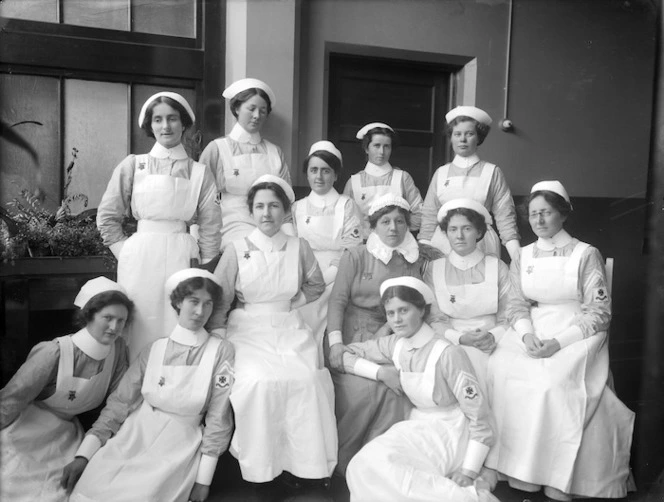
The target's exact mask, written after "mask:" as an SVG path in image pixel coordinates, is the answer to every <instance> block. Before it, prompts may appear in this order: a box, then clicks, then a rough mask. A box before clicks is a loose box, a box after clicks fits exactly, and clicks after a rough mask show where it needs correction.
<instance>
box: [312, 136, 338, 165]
mask: <svg viewBox="0 0 664 502" xmlns="http://www.w3.org/2000/svg"><path fill="white" fill-rule="evenodd" d="M321 150H323V151H325V152H329V153H331V154H332V155H334V156H335V157H336V158H337V159H339V161H340V162H343V159H342V157H341V152H340V151H339V149H338V148H337V147H336V146H334V143H332V142H331V141H326V140H322V141H316V142H315V143H314V144H313V145H311V148H309V155H311V154H312V153H314V152H319V151H321Z"/></svg>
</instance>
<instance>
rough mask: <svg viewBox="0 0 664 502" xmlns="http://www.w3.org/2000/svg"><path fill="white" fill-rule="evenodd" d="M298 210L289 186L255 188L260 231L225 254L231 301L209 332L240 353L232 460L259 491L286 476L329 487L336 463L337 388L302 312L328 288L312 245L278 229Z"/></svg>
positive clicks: (224, 277) (263, 183) (250, 200)
mask: <svg viewBox="0 0 664 502" xmlns="http://www.w3.org/2000/svg"><path fill="white" fill-rule="evenodd" d="M294 200H295V194H294V193H293V189H292V188H291V187H290V185H289V184H288V183H286V181H284V180H283V179H282V178H279V177H277V176H272V175H270V174H266V175H264V176H261V177H260V178H258V179H257V180H256V181H255V182H254V184H253V185H252V187H251V188H250V189H249V193H248V194H247V204H248V206H249V211H250V214H251V215H252V216H253V218H254V220H255V223H256V228H254V230H253V231H252V232H251V233H250V234H249V235H248V236H247V237H244V238H242V239H239V240H237V241H234V242H233V243H232V245H231V246H230V247H228V248H227V250H226V252H224V254H223V255H222V257H221V260H220V262H219V264H218V265H217V268H216V270H215V272H214V273H215V275H217V277H219V279H220V281H221V284H222V288H223V291H224V292H223V296H222V301H221V304H220V306H219V308H217V309H216V310H215V312H214V313H213V315H212V317H211V318H210V323H209V326H210V328H212V329H214V330H215V331H216V332H217V333H219V334H220V335H224V336H227V338H228V340H230V341H231V342H232V343H233V345H234V346H235V353H236V357H235V385H234V386H233V389H232V391H231V403H232V405H233V410H234V412H235V423H236V427H235V434H234V435H233V440H232V442H231V453H232V454H233V455H234V456H235V458H237V459H238V461H239V463H240V469H241V471H242V477H243V478H244V479H245V480H247V481H250V482H253V483H265V482H268V481H272V480H273V479H274V478H276V477H277V476H279V475H280V474H281V473H282V472H288V473H290V474H292V475H294V476H296V477H299V478H305V479H323V478H327V477H329V476H330V475H331V474H332V470H333V469H334V466H335V464H336V463H337V435H336V428H335V423H334V393H333V387H332V380H331V379H330V374H329V372H328V370H327V369H326V368H322V369H321V368H319V366H318V351H317V347H316V344H315V342H314V338H313V335H312V332H311V329H309V327H308V326H307V325H306V324H305V323H304V321H303V319H302V316H301V315H300V313H299V311H298V310H297V309H298V307H301V306H302V305H304V304H306V303H309V302H312V301H314V300H315V299H316V298H318V297H319V296H320V295H321V294H322V293H323V291H324V289H325V283H324V282H323V276H322V274H321V271H320V268H319V267H318V263H317V262H316V258H315V257H314V254H313V252H312V251H311V248H310V247H309V244H308V243H307V241H306V240H304V239H302V238H298V237H292V236H288V235H286V234H285V233H284V232H283V230H282V229H281V225H282V223H283V222H284V218H285V217H286V214H287V213H288V212H289V210H290V206H291V204H292V203H293V201H294ZM236 296H237V300H238V304H237V308H236V309H235V310H233V311H232V312H230V315H229V310H230V307H231V303H232V302H233V299H234V298H235V297H236Z"/></svg>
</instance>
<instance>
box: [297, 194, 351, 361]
mask: <svg viewBox="0 0 664 502" xmlns="http://www.w3.org/2000/svg"><path fill="white" fill-rule="evenodd" d="M348 200H349V198H348V197H347V196H345V195H340V196H339V199H337V202H336V204H335V206H334V214H329V215H318V216H314V215H309V214H307V206H308V204H307V200H306V199H304V200H302V201H300V202H299V203H298V205H297V206H296V210H295V215H294V216H295V220H296V222H297V233H298V237H302V238H303V239H305V240H306V241H307V242H309V245H310V246H311V249H312V250H313V252H314V256H315V257H316V261H318V265H319V266H320V269H321V270H322V271H323V270H327V269H328V268H329V267H330V263H332V261H334V260H338V259H339V258H340V257H341V253H342V252H343V247H342V246H341V234H342V232H343V224H344V207H345V205H346V201H348ZM332 286H334V282H332V283H330V284H328V285H327V286H326V287H325V291H324V292H323V294H322V295H321V296H320V298H318V299H317V300H315V301H313V302H311V303H307V304H306V305H304V306H303V307H300V308H299V309H298V310H299V311H300V314H302V318H303V319H304V322H305V323H306V324H307V326H309V327H310V328H311V331H312V332H313V335H314V340H315V342H316V346H317V347H318V367H319V368H322V367H323V365H324V362H323V335H324V334H325V328H326V327H327V304H328V301H329V299H330V295H331V294H332Z"/></svg>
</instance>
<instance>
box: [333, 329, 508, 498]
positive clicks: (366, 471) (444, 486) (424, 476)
mask: <svg viewBox="0 0 664 502" xmlns="http://www.w3.org/2000/svg"><path fill="white" fill-rule="evenodd" d="M348 348H349V349H350V350H351V351H352V352H349V353H345V354H344V368H345V369H346V371H348V372H353V373H356V374H360V375H363V376H365V377H367V378H374V379H375V378H376V375H377V369H378V367H379V366H378V364H392V363H394V365H395V366H396V368H397V369H398V370H399V372H400V373H399V377H400V381H401V387H402V389H403V391H404V393H405V395H406V396H407V397H408V399H409V400H410V401H411V403H412V404H413V406H414V407H413V409H412V410H411V412H410V416H409V417H408V420H405V421H403V422H399V423H397V424H395V425H393V426H392V427H391V428H390V429H389V430H388V431H387V432H386V433H385V434H383V435H381V436H378V437H377V438H375V439H373V440H372V441H371V442H369V443H368V444H366V445H365V446H364V447H363V448H362V449H361V450H360V451H359V453H358V454H357V455H355V457H353V459H352V460H351V462H350V464H349V465H348V470H347V471H346V479H347V481H348V487H349V489H350V494H351V500H352V501H353V502H372V501H375V500H390V501H395V502H396V501H403V502H406V501H411V500H417V501H419V502H427V501H431V502H438V501H440V500H450V501H454V502H477V501H490V500H493V501H496V500H497V499H495V497H493V496H492V495H491V494H490V493H489V492H488V491H487V490H486V489H477V488H476V487H475V486H473V485H471V486H467V487H463V488H462V487H460V486H459V485H457V484H456V483H455V482H454V481H452V480H451V479H450V478H449V477H448V476H450V475H451V474H452V473H453V472H455V471H457V470H461V472H464V473H465V474H470V473H471V472H472V473H474V474H475V475H479V474H480V470H481V469H482V465H483V463H484V459H485V458H486V455H487V452H488V451H489V448H490V447H491V445H492V444H493V442H494V434H493V431H492V429H491V425H490V421H489V408H488V404H487V400H486V396H485V395H484V393H483V392H482V391H481V388H480V385H479V383H478V381H477V377H476V376H475V374H474V371H473V367H472V365H471V363H470V360H469V359H468V357H467V356H466V354H465V352H464V351H463V350H462V349H461V348H460V347H458V346H455V345H452V344H451V343H450V342H448V341H447V340H441V339H440V338H438V337H436V336H435V333H434V331H433V329H432V328H431V327H429V326H428V325H427V324H423V325H422V327H421V328H420V330H419V331H418V332H417V333H415V334H414V335H413V336H412V337H410V338H399V337H398V335H390V336H385V337H381V338H378V339H377V340H369V341H366V342H361V343H353V344H351V345H349V346H348ZM367 363H368V364H367ZM372 363H374V364H372ZM375 363H377V364H375ZM367 366H368V367H367Z"/></svg>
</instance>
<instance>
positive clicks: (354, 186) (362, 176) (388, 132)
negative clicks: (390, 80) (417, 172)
mask: <svg viewBox="0 0 664 502" xmlns="http://www.w3.org/2000/svg"><path fill="white" fill-rule="evenodd" d="M356 137H357V139H359V140H361V141H362V150H364V153H365V154H366V156H367V164H366V166H364V169H362V170H361V171H360V172H358V173H356V174H354V175H352V176H351V177H350V179H349V180H348V182H347V183H346V187H345V188H344V194H345V195H348V196H349V197H350V198H352V199H353V200H354V201H355V202H356V203H357V205H358V207H359V208H360V212H361V213H362V216H363V219H362V238H363V239H367V238H368V237H369V234H370V233H371V228H370V226H369V220H368V213H369V208H370V207H371V204H373V202H374V201H375V200H376V199H377V198H378V197H381V196H382V195H385V194H388V193H392V194H394V195H399V196H401V197H403V198H404V199H406V201H407V202H408V205H409V206H410V212H411V227H410V228H411V230H413V231H416V230H419V228H420V220H421V212H422V195H420V191H419V189H418V188H417V186H415V181H413V177H412V176H411V175H410V174H408V172H406V171H404V170H403V169H400V168H398V167H392V164H390V157H391V156H392V150H393V149H394V148H396V146H397V134H396V132H395V131H394V129H392V128H391V127H390V126H389V125H387V124H383V123H382V122H372V123H371V124H367V125H365V126H364V127H363V128H362V129H360V130H359V131H357V135H356Z"/></svg>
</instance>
